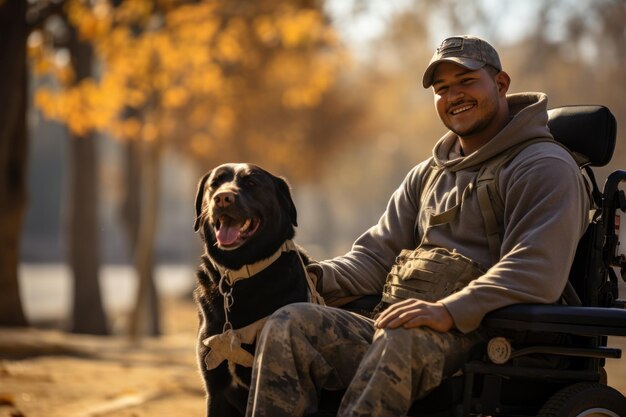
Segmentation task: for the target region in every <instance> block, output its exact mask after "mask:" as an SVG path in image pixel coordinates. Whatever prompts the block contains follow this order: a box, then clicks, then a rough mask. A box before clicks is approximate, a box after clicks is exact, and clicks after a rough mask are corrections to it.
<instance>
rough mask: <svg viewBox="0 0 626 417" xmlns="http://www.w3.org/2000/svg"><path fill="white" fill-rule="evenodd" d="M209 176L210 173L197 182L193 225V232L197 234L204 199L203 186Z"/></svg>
mask: <svg viewBox="0 0 626 417" xmlns="http://www.w3.org/2000/svg"><path fill="white" fill-rule="evenodd" d="M210 176H211V171H209V172H207V173H206V174H204V176H203V177H202V178H201V179H200V182H198V189H197V190H196V220H195V222H194V223H193V230H194V232H197V231H198V229H199V228H200V215H201V214H202V200H203V198H204V185H205V184H206V182H207V180H208V179H209V177H210Z"/></svg>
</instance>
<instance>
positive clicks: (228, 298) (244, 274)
mask: <svg viewBox="0 0 626 417" xmlns="http://www.w3.org/2000/svg"><path fill="white" fill-rule="evenodd" d="M292 251H294V252H296V253H297V254H298V259H300V264H301V266H302V270H303V271H304V276H305V277H306V281H307V285H308V287H309V291H308V298H309V302H312V303H315V304H320V305H324V299H323V298H322V296H321V295H320V294H319V293H318V292H317V289H316V288H315V284H314V283H313V280H312V279H311V278H310V276H309V274H308V273H307V271H306V266H305V265H304V261H303V260H302V256H301V255H300V251H299V250H298V247H297V246H296V244H295V243H294V242H293V241H292V240H287V241H285V243H283V244H282V245H281V246H280V248H279V249H278V250H277V251H276V252H275V253H274V254H273V255H272V256H270V257H269V258H267V259H263V260H261V261H259V262H255V263H253V264H249V265H244V266H243V267H241V268H239V269H237V270H234V271H233V270H230V269H227V268H224V267H222V266H221V265H217V264H215V263H213V266H214V267H215V269H217V271H218V272H219V273H220V277H221V278H220V281H219V284H218V290H219V292H220V294H221V295H222V297H223V298H224V317H225V322H224V328H223V329H222V333H220V334H216V335H213V336H210V337H208V338H206V339H204V340H203V341H202V343H203V344H204V345H205V346H206V347H208V348H209V353H207V355H206V357H205V358H204V362H205V364H206V367H207V369H208V370H211V369H214V368H216V367H217V366H219V365H220V364H221V363H222V362H223V361H224V360H228V361H229V362H230V363H234V364H237V365H241V366H245V367H248V368H250V367H252V361H253V359H254V356H253V355H252V354H251V353H250V352H248V351H247V350H245V349H244V348H242V347H241V344H242V343H243V344H252V343H254V341H255V340H256V338H257V337H258V335H259V334H260V333H261V330H263V326H264V325H265V322H266V321H267V317H263V318H262V319H259V320H257V321H255V322H254V323H251V324H249V325H247V326H245V327H242V328H240V329H233V326H232V323H231V322H230V320H229V318H228V316H229V314H230V307H231V306H232V305H233V303H234V302H235V299H234V297H233V294H232V292H233V285H234V284H235V283H236V282H237V281H241V280H244V279H248V278H250V277H252V276H254V275H256V274H258V273H259V272H261V271H263V270H264V269H265V268H267V267H268V266H270V265H271V264H273V263H274V262H275V261H276V260H277V259H278V258H280V256H281V255H282V254H283V253H284V252H292ZM229 365H230V364H229Z"/></svg>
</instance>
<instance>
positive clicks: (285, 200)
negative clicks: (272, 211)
mask: <svg viewBox="0 0 626 417" xmlns="http://www.w3.org/2000/svg"><path fill="white" fill-rule="evenodd" d="M273 177H274V183H275V184H276V190H277V194H278V200H279V201H280V203H281V204H284V205H285V207H286V208H287V213H289V218H290V219H291V224H293V225H294V226H296V227H298V212H297V211H296V205H295V204H294V202H293V199H292V198H291V190H290V189H289V184H287V181H285V179H284V178H281V177H276V176H273Z"/></svg>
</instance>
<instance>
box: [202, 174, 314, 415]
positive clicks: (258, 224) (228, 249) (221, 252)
mask: <svg viewBox="0 0 626 417" xmlns="http://www.w3.org/2000/svg"><path fill="white" fill-rule="evenodd" d="M296 217H297V214H296V208H295V205H294V203H293V200H292V198H291V194H290V191H289V186H288V185H287V183H286V182H285V181H284V180H283V179H282V178H279V177H276V176H274V175H272V174H270V173H269V172H267V171H265V170H263V169H262V168H260V167H258V166H255V165H251V164H225V165H221V166H219V167H217V168H215V169H213V170H212V171H211V172H209V173H207V174H206V175H205V176H204V177H203V178H202V179H201V180H200V183H199V184H198V192H197V196H196V222H195V226H194V228H195V230H196V231H199V232H200V236H201V238H202V240H203V241H204V244H205V253H204V255H203V256H202V264H201V266H200V268H199V270H198V273H197V277H198V286H197V288H196V290H195V294H194V296H195V300H196V303H197V304H198V307H199V310H200V311H199V315H200V328H199V332H198V350H197V353H198V364H199V367H200V370H201V373H202V377H203V379H204V383H205V388H206V391H207V416H210V417H224V416H240V415H243V414H244V413H245V408H246V403H247V397H248V390H249V384H250V374H251V368H249V367H248V366H249V365H250V363H251V358H252V355H253V354H254V345H253V342H252V341H249V340H248V341H246V340H241V339H240V338H238V339H236V340H233V336H232V335H233V333H236V334H237V335H238V336H237V337H239V333H237V332H238V331H239V329H242V328H249V327H252V326H254V325H253V324H252V323H255V322H257V321H258V320H259V319H262V318H264V317H267V316H268V315H270V314H271V313H273V312H274V311H275V310H277V309H278V308H279V307H282V306H284V305H286V304H289V303H294V302H299V301H308V300H309V291H311V290H312V288H311V286H309V283H308V281H307V276H306V271H305V269H304V265H306V264H307V263H308V262H309V261H308V258H307V257H306V255H305V254H304V253H302V252H301V251H300V250H299V249H296V247H295V246H293V243H291V239H292V238H293V237H294V234H295V230H294V227H295V226H297V220H296ZM313 292H314V290H313ZM249 325H252V326H249ZM246 326H248V327H246ZM229 329H235V330H237V331H236V332H232V330H229ZM222 338H223V339H225V340H226V341H225V342H224V340H221V339H222ZM210 340H211V342H209V341H210ZM239 342H241V343H242V344H241V348H239V347H238V345H239ZM220 343H221V344H220ZM233 344H234V345H235V350H237V351H238V352H239V357H246V356H247V358H246V359H247V360H248V363H247V364H246V365H245V366H242V365H241V364H236V363H234V362H235V361H234V360H232V361H231V360H223V361H222V359H224V357H223V355H221V354H220V349H219V348H218V347H221V348H223V349H222V351H223V352H226V353H232V346H233ZM207 345H209V346H210V347H208V346H207ZM224 346H226V347H224ZM242 349H243V350H242ZM216 356H217V357H216ZM226 359H228V358H226ZM244 362H245V361H244ZM238 363H241V362H238Z"/></svg>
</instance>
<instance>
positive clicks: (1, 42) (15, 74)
mask: <svg viewBox="0 0 626 417" xmlns="http://www.w3.org/2000/svg"><path fill="white" fill-rule="evenodd" d="M27 36H28V29H27V25H26V0H11V1H4V2H0V62H2V63H3V64H2V65H0V92H1V93H0V109H2V111H0V248H1V249H0V325H1V326H26V325H27V322H26V317H25V316H24V310H23V308H22V302H21V299H20V292H19V285H18V272H17V271H18V263H19V249H20V234H21V230H22V220H23V218H24V213H25V210H26V162H27V154H28V137H27V132H26V94H27V93H26V83H27V66H26V38H27Z"/></svg>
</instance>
